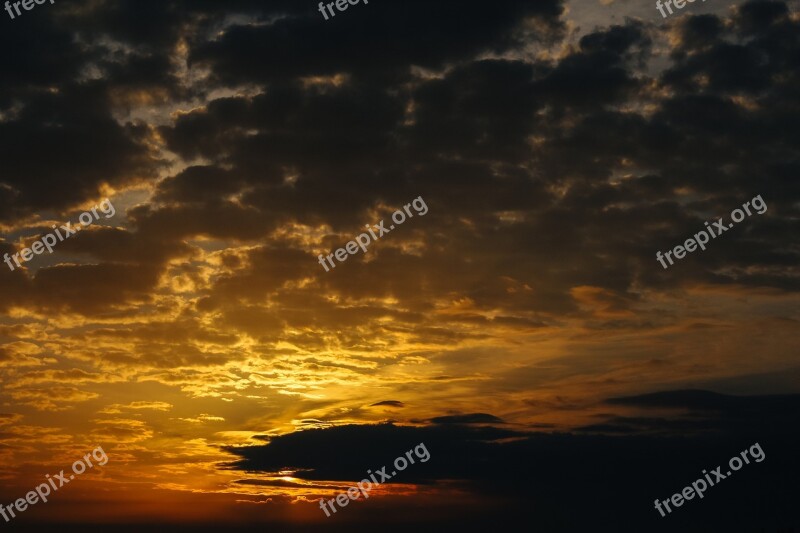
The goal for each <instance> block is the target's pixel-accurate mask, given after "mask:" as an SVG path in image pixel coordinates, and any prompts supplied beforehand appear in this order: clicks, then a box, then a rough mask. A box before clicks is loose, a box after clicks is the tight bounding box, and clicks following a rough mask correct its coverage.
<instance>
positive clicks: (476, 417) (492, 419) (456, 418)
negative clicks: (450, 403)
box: [430, 413, 503, 424]
mask: <svg viewBox="0 0 800 533" xmlns="http://www.w3.org/2000/svg"><path fill="white" fill-rule="evenodd" d="M430 421H431V422H432V423H433V424H499V423H502V422H503V420H502V419H500V418H497V417H496V416H494V415H490V414H487V413H470V414H465V415H447V416H437V417H434V418H431V420H430Z"/></svg>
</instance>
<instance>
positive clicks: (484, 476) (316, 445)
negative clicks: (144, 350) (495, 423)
mask: <svg viewBox="0 0 800 533" xmlns="http://www.w3.org/2000/svg"><path fill="white" fill-rule="evenodd" d="M780 399H781V400H783V402H782V403H780V405H782V406H783V407H782V408H781V409H780V410H779V411H777V412H776V411H775V410H774V407H775V406H776V405H778V404H779V402H778V398H770V397H732V396H723V395H718V394H714V393H711V392H707V391H668V392H665V393H659V394H653V395H643V396H639V397H631V398H625V399H613V400H609V402H610V403H611V404H614V405H623V404H624V405H626V406H632V405H637V406H638V405H647V406H648V407H653V406H659V407H666V406H669V407H676V406H680V407H682V408H683V409H684V410H686V416H685V417H683V418H680V417H679V418H670V417H662V418H652V417H644V418H637V417H618V418H617V419H616V422H615V423H613V424H606V425H596V426H594V427H587V428H583V430H582V431H581V433H585V432H593V433H600V434H597V435H592V436H589V435H578V434H556V433H533V434H531V433H522V432H518V431H510V430H506V429H499V428H492V427H472V426H467V425H461V424H443V425H435V426H425V427H404V426H395V425H392V424H383V425H370V426H340V427H332V428H328V429H316V430H306V431H302V432H298V433H292V434H288V435H283V436H280V437H273V438H270V439H269V443H268V444H266V445H264V446H250V447H243V448H230V449H229V450H230V451H231V452H233V453H235V454H236V455H239V456H241V457H242V459H241V460H240V461H238V462H236V463H233V464H231V465H229V466H230V468H235V469H240V470H247V471H267V472H277V471H279V470H282V469H285V468H289V469H293V470H295V469H296V470H298V471H297V472H296V473H295V474H294V475H295V476H296V477H299V478H301V479H308V480H320V481H324V480H329V481H333V480H337V481H347V482H355V481H358V480H360V479H362V478H364V477H366V476H367V474H366V472H367V469H371V470H373V471H375V470H377V469H379V468H381V467H382V466H384V465H388V466H389V468H387V471H391V470H392V468H393V466H392V465H391V463H392V461H393V460H394V458H395V457H398V456H401V455H404V453H405V452H406V451H408V450H411V449H412V448H413V447H414V446H416V445H419V444H420V443H424V444H425V447H426V449H427V450H428V451H429V452H430V460H429V461H427V462H425V463H419V462H418V463H416V464H414V465H409V467H408V468H407V469H406V470H404V471H403V472H402V473H399V474H398V475H397V478H396V479H395V480H392V482H395V483H421V484H425V485H431V484H432V486H434V487H435V486H437V485H438V484H439V483H442V482H444V480H459V482H460V483H461V484H462V485H463V487H464V488H465V489H467V490H477V487H478V486H480V487H481V489H480V490H481V492H484V493H485V492H486V491H487V490H488V491H490V493H492V494H495V495H498V494H503V495H505V496H506V497H508V498H510V499H508V500H506V504H505V505H504V511H503V516H504V517H505V518H506V519H508V520H511V519H516V518H519V517H522V516H527V517H528V519H529V520H534V521H535V522H536V523H544V524H558V525H559V527H560V528H562V530H565V531H572V530H575V528H580V527H591V526H592V525H593V524H594V525H595V526H596V525H597V524H603V528H604V530H611V529H613V530H615V531H617V530H619V531H630V530H631V528H630V527H629V524H637V529H641V528H642V527H646V528H647V530H649V531H665V532H666V531H675V528H680V529H681V530H682V531H683V530H685V531H702V530H703V528H705V529H707V528H708V527H713V528H734V529H737V528H738V529H739V530H745V529H748V530H749V529H752V528H758V527H773V528H774V527H776V526H777V525H778V524H780V523H784V524H785V523H786V522H785V518H786V517H787V516H791V511H790V509H791V508H792V506H793V505H794V504H793V498H795V497H796V491H794V490H793V489H792V488H791V487H793V486H794V483H793V476H794V474H793V472H794V471H795V470H796V469H797V467H798V466H800V461H798V459H797V456H796V453H795V449H796V446H797V445H798V444H800V434H799V433H798V431H797V425H796V423H797V421H798V420H797V418H798V417H797V413H798V412H800V411H798V410H797V409H796V404H797V402H800V396H797V395H794V396H784V397H781V398H780ZM733 404H735V405H737V406H739V407H738V408H740V409H741V410H743V411H746V412H748V413H750V414H751V415H752V416H753V417H754V418H758V419H760V420H761V421H762V423H761V424H759V425H758V426H757V427H754V426H735V425H727V424H716V425H715V424H714V422H715V421H717V422H723V420H722V419H721V418H720V417H719V416H718V414H715V413H713V412H710V411H709V407H715V408H719V407H726V406H730V405H733ZM698 416H699V417H702V418H701V419H700V418H697V417H698ZM693 417H694V418H693ZM442 418H450V417H442ZM481 418H482V419H485V420H486V421H488V420H489V419H495V418H494V417H493V416H492V415H482V417H481ZM434 420H436V419H434ZM495 420H496V419H495ZM709 423H710V424H711V425H712V427H715V428H716V430H715V431H709V427H708V424H709ZM653 429H659V430H660V434H659V436H655V434H653V431H652V430H653ZM602 433H606V434H608V435H615V434H621V435H622V436H607V435H602ZM648 434H649V435H648ZM756 442H757V443H759V445H760V446H761V448H762V450H763V451H764V454H765V459H764V460H763V461H762V462H759V463H756V462H753V461H751V463H750V464H749V465H745V466H744V467H743V468H742V469H741V470H740V471H739V472H737V473H736V474H735V475H733V476H731V477H730V478H729V479H727V480H725V483H722V484H721V485H720V486H715V487H710V488H709V490H708V492H707V493H706V498H705V499H703V500H698V501H692V502H691V503H689V502H687V504H686V505H684V506H683V507H682V508H680V509H679V510H678V512H674V513H672V514H671V515H670V516H669V517H668V520H669V521H668V522H667V520H665V519H662V518H661V517H660V515H659V514H658V511H656V510H655V508H654V506H653V500H654V499H655V498H660V499H666V498H669V497H670V496H671V495H672V494H674V493H677V492H680V491H681V490H682V488H683V487H685V486H687V485H690V484H691V483H692V482H693V481H695V480H696V479H698V478H702V472H701V471H702V470H703V469H707V470H709V471H710V470H712V469H714V468H715V467H716V466H717V465H723V470H722V472H723V474H724V473H725V471H726V470H728V465H727V461H728V459H729V458H730V457H731V456H733V455H738V454H739V453H740V452H741V451H742V450H744V449H749V448H750V446H752V445H753V444H755V443H756ZM331 450H338V451H337V452H334V453H335V454H336V455H335V458H336V460H335V461H331V460H330V453H331ZM423 455H424V454H423ZM720 483H721V482H720ZM790 494H794V496H790ZM531 501H536V502H538V505H537V506H536V508H535V509H531V508H530V502H531ZM574 502H579V503H578V504H577V505H579V507H580V509H581V510H582V512H580V513H576V512H575V505H576V504H575V503H574ZM754 502H758V503H757V505H754ZM353 512H356V511H355V509H354V510H353ZM463 512H466V513H467V514H469V515H470V516H471V519H474V520H478V523H480V520H482V519H484V518H487V517H486V516H484V515H482V514H481V513H487V512H488V513H493V511H487V509H485V508H481V506H478V508H477V509H472V510H469V511H468V510H463ZM492 516H493V518H494V519H498V516H497V515H496V514H493V515H492ZM780 517H783V518H780ZM463 518H464V516H461V519H463ZM453 519H454V520H455V521H456V522H458V520H459V519H458V518H456V517H453ZM781 520H783V522H781Z"/></svg>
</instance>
